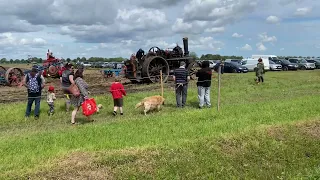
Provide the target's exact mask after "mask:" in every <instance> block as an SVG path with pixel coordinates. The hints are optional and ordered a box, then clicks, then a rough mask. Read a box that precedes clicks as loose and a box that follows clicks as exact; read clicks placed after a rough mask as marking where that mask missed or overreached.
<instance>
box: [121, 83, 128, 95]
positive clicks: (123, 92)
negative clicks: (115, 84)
mask: <svg viewBox="0 0 320 180" xmlns="http://www.w3.org/2000/svg"><path fill="white" fill-rule="evenodd" d="M120 87H121V92H122V94H123V95H124V96H126V95H127V93H126V91H125V90H124V86H123V85H122V84H120Z"/></svg>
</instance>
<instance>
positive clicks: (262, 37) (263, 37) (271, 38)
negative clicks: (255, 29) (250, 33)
mask: <svg viewBox="0 0 320 180" xmlns="http://www.w3.org/2000/svg"><path fill="white" fill-rule="evenodd" d="M258 36H259V39H260V40H261V41H262V42H276V41H277V37H275V36H268V34H267V33H266V32H264V33H261V34H259V35H258Z"/></svg>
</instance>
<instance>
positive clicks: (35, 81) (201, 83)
mask: <svg viewBox="0 0 320 180" xmlns="http://www.w3.org/2000/svg"><path fill="white" fill-rule="evenodd" d="M209 65H210V63H209V61H204V62H202V68H201V69H200V70H199V71H197V73H196V77H198V81H197V88H198V100H199V108H200V109H201V108H203V107H204V106H207V107H209V108H210V107H211V102H210V88H211V79H212V70H211V68H210V67H209ZM64 69H65V70H64V71H63V72H62V75H61V77H60V83H61V89H62V91H63V93H64V96H65V102H66V111H67V112H69V109H70V106H71V105H72V106H73V107H74V109H73V111H72V113H71V124H75V123H76V122H75V117H76V115H77V112H78V111H79V109H80V107H81V105H82V103H83V102H84V101H85V100H86V99H88V98H89V95H90V92H89V90H88V88H89V86H88V84H87V83H86V82H85V80H84V78H83V72H84V69H83V68H80V69H77V71H76V72H74V66H73V65H72V64H71V63H67V64H66V65H65V66H64ZM255 72H256V77H257V78H256V82H257V83H260V82H263V81H264V78H263V74H264V73H265V71H264V65H263V62H262V59H259V60H258V64H257V67H256V68H255ZM173 79H174V81H175V84H176V86H175V94H176V105H177V107H178V108H183V107H185V105H186V101H187V94H188V83H189V81H190V75H189V73H188V70H187V69H186V63H185V62H181V63H180V67H179V68H177V69H175V71H174V75H173ZM23 85H24V86H25V87H27V89H28V102H27V109H26V114H25V116H26V118H28V117H29V116H30V112H31V107H32V104H33V102H35V111H34V116H35V119H38V118H39V114H40V101H41V95H42V89H44V87H45V79H44V77H43V76H42V74H41V72H39V71H38V70H37V68H35V67H34V68H32V70H31V72H30V73H28V74H27V75H26V76H25V79H24V81H23ZM71 86H76V87H77V88H78V89H79V91H80V95H79V96H75V95H73V94H72V92H71V91H70V87H71ZM109 92H110V93H111V94H112V97H113V100H114V109H113V115H114V116H116V115H117V111H118V109H119V110H120V115H123V108H122V107H123V96H126V91H125V89H124V86H123V85H122V84H121V82H120V79H119V78H118V77H116V78H115V81H114V82H113V83H112V85H111V86H110V89H109ZM55 99H56V96H55V93H54V87H53V86H49V88H48V91H47V103H48V106H49V111H48V114H49V115H53V114H54V100H55ZM87 119H88V121H93V120H92V119H91V117H90V116H87Z"/></svg>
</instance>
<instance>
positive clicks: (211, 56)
mask: <svg viewBox="0 0 320 180" xmlns="http://www.w3.org/2000/svg"><path fill="white" fill-rule="evenodd" d="M190 56H192V57H194V58H195V59H197V60H221V59H222V60H225V59H243V56H234V55H233V56H222V55H220V54H202V55H201V56H200V57H199V56H198V55H197V54H196V53H195V52H190ZM278 58H279V59H284V58H315V57H302V56H278ZM318 58H319V57H318ZM64 60H65V61H66V62H73V63H77V62H122V61H125V60H126V58H123V57H115V58H104V57H90V58H86V57H81V58H80V57H77V58H75V59H71V58H66V59H64ZM44 61H45V59H42V58H37V57H32V58H28V59H6V58H2V59H0V64H29V63H43V62H44Z"/></svg>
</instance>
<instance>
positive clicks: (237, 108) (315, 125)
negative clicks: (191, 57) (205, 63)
mask: <svg viewBox="0 0 320 180" xmlns="http://www.w3.org/2000/svg"><path fill="white" fill-rule="evenodd" d="M319 75H320V71H298V72H268V73H266V76H265V80H266V82H265V84H261V85H256V84H254V83H253V79H254V76H253V73H247V74H223V76H222V89H221V93H222V94H221V111H220V112H217V111H216V106H213V108H211V109H201V110H200V109H197V105H198V100H197V92H196V86H195V84H194V82H192V83H191V84H190V87H189V92H188V101H187V103H188V107H186V108H184V109H176V108H175V96H174V92H173V90H170V89H165V98H166V99H167V102H166V105H165V106H164V107H163V108H162V110H161V112H154V113H151V114H149V115H147V116H144V115H143V114H142V113H141V111H140V110H138V109H134V106H135V104H136V103H137V102H139V101H140V100H141V99H142V98H144V97H146V96H148V95H155V94H159V91H158V90H157V91H156V90H155V91H154V92H152V91H150V92H140V93H133V94H128V96H127V97H125V100H124V110H125V114H124V116H122V117H120V116H117V117H113V116H112V115H111V112H112V99H111V95H110V94H107V92H106V95H105V96H99V97H95V98H96V99H97V101H98V103H101V104H103V105H104V109H102V111H101V112H100V113H99V114H96V115H94V119H95V122H93V123H86V121H85V118H84V117H83V116H82V115H79V116H78V119H77V120H78V121H79V122H81V124H80V125H77V126H75V127H74V126H71V125H70V116H71V114H70V113H66V112H64V111H63V110H64V106H63V101H62V100H58V101H57V103H56V111H57V112H56V114H55V115H54V117H52V118H51V119H49V118H48V117H47V115H46V111H47V110H48V107H47V105H46V104H45V103H44V102H43V103H42V106H41V111H42V115H41V117H40V119H39V120H33V119H32V118H31V119H29V120H28V121H25V120H24V118H23V117H24V111H25V106H26V103H16V104H10V105H1V106H0V112H1V114H0V119H1V121H0V147H1V148H0V172H3V173H0V179H22V178H26V177H30V178H31V179H44V178H49V179H51V178H52V179H127V178H130V179H196V178H200V179H319V178H320V160H319V159H320V152H319V145H320V123H319V117H320V106H319V102H320V96H319V95H320V91H319V81H320V76H319ZM216 84H217V80H216V79H214V80H213V87H212V93H211V100H212V103H213V105H215V102H216V100H217V98H216V97H217V96H216V95H217V93H216V92H217V89H216ZM79 114H81V112H79Z"/></svg>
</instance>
